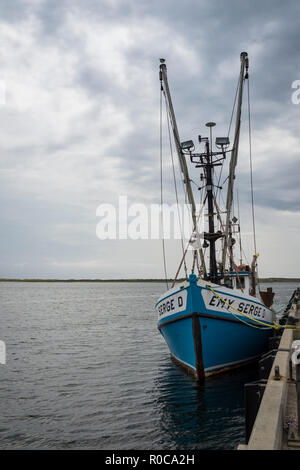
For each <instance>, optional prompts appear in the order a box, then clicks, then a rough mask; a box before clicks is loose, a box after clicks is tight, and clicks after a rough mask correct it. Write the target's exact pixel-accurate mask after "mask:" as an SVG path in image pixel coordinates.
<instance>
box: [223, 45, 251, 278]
mask: <svg viewBox="0 0 300 470" xmlns="http://www.w3.org/2000/svg"><path fill="white" fill-rule="evenodd" d="M248 65H249V63H248V54H247V52H242V53H241V71H240V79H239V94H238V105H237V112H236V123H235V133H234V143H233V149H232V152H231V159H230V166H229V179H228V189H227V201H226V212H227V216H226V225H225V238H224V247H223V257H222V266H223V271H225V263H226V255H227V248H228V247H229V249H230V250H232V248H231V240H230V239H229V238H231V230H230V225H231V208H232V200H233V185H234V179H235V167H236V164H237V157H238V148H239V138H240V127H241V109H242V99H243V86H244V78H245V79H247V78H248ZM245 68H246V75H245V77H244V72H245Z"/></svg>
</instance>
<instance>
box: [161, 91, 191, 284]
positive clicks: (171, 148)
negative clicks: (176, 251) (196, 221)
mask: <svg viewBox="0 0 300 470" xmlns="http://www.w3.org/2000/svg"><path fill="white" fill-rule="evenodd" d="M164 96H165V104H166V114H167V123H168V134H169V144H170V153H171V160H172V170H173V179H174V187H175V195H176V204H177V216H178V221H179V228H180V236H181V249H182V255H184V246H183V230H182V222H181V217H180V210H179V201H178V191H177V183H176V174H175V165H174V157H173V147H172V139H171V132H170V121H169V120H170V117H169V111H168V103H167V98H166V95H165V93H164ZM184 272H185V276H186V278H187V277H188V274H187V267H186V261H185V257H184Z"/></svg>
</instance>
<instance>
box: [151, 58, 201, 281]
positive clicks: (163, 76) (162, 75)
mask: <svg viewBox="0 0 300 470" xmlns="http://www.w3.org/2000/svg"><path fill="white" fill-rule="evenodd" d="M160 62H161V64H160V68H159V79H160V82H161V90H162V91H164V92H165V95H166V98H167V102H168V108H169V111H170V118H171V125H172V130H173V135H174V140H175V145H176V150H177V155H178V159H179V164H180V169H181V172H182V174H183V178H184V180H183V181H184V183H185V186H186V190H187V196H188V200H189V203H190V205H191V209H192V219H193V227H194V232H195V233H198V229H197V215H196V204H195V199H194V194H193V191H192V188H191V179H190V177H189V173H188V168H187V164H186V159H185V158H186V156H185V155H184V153H183V151H182V148H181V145H180V138H179V133H178V129H177V123H176V118H175V113H174V108H173V104H172V99H171V94H170V89H169V85H168V78H167V66H166V64H165V60H164V59H160ZM199 255H200V260H201V268H202V271H203V275H204V276H205V277H206V266H205V260H204V253H203V250H202V248H201V247H200V248H199Z"/></svg>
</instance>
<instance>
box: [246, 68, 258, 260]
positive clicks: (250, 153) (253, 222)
mask: <svg viewBox="0 0 300 470" xmlns="http://www.w3.org/2000/svg"><path fill="white" fill-rule="evenodd" d="M247 82H248V83H247V88H248V128H249V156H250V187H251V206H252V227H253V239H254V253H257V249H256V232H255V216H254V196H253V169H252V144H251V111H250V91H249V77H248V79H247Z"/></svg>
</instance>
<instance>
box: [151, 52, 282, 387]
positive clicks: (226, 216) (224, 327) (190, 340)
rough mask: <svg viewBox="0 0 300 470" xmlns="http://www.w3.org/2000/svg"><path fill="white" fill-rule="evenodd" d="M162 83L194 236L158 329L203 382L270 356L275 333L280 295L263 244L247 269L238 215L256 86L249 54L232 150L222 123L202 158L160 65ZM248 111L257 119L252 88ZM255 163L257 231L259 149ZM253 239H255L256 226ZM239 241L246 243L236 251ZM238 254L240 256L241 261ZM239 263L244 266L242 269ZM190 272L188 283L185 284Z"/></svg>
mask: <svg viewBox="0 0 300 470" xmlns="http://www.w3.org/2000/svg"><path fill="white" fill-rule="evenodd" d="M159 77H160V87H161V96H164V98H165V102H166V109H167V115H168V122H169V124H170V129H171V130H172V132H170V135H172V137H173V139H172V140H173V141H174V143H175V148H176V153H177V155H178V159H179V168H180V175H181V178H182V180H183V182H184V185H185V191H186V197H187V199H188V201H189V204H190V207H191V213H192V221H193V227H192V228H193V230H192V233H191V237H190V239H189V243H188V245H187V247H186V248H185V250H183V254H182V257H181V261H180V264H179V267H178V270H177V273H176V275H175V277H174V279H173V282H172V286H171V287H170V288H169V286H168V289H167V291H166V292H165V293H164V294H163V295H162V296H161V297H160V298H159V299H158V301H157V303H156V311H157V314H158V322H157V327H158V329H159V331H160V333H161V334H162V336H163V338H164V340H165V341H166V343H167V346H168V348H169V350H170V353H171V357H172V358H173V359H174V360H175V361H176V362H177V363H178V364H179V365H181V366H183V367H184V368H185V369H186V370H187V371H189V372H191V373H192V374H194V375H195V377H196V378H197V379H199V380H202V379H204V378H205V377H206V376H208V375H211V374H216V373H220V372H224V371H226V370H228V369H231V368H234V367H237V366H241V365H244V364H246V363H249V362H250V361H254V360H258V358H259V357H260V356H261V355H262V354H263V353H265V352H266V351H267V350H268V345H269V338H270V336H271V335H272V334H273V331H274V328H273V326H274V314H273V311H272V308H271V307H272V303H273V297H274V293H273V292H272V288H268V289H267V291H262V290H260V289H259V287H258V276H257V258H258V254H257V252H256V241H255V246H254V248H255V249H254V254H253V258H252V260H251V262H250V263H249V262H248V263H247V262H243V251H242V244H241V231H240V222H239V219H238V218H237V217H236V216H235V215H234V211H233V201H234V197H235V196H234V183H235V176H236V165H237V160H238V150H239V140H240V128H241V110H242V101H243V89H244V88H246V85H245V83H246V82H247V81H248V84H249V59H248V54H247V53H246V52H242V53H241V55H240V73H239V79H238V85H237V88H236V95H235V103H234V108H233V109H234V111H235V113H236V117H235V129H234V139H233V145H232V147H231V146H230V141H229V135H228V136H226V137H216V139H215V142H213V138H212V131H213V127H214V126H215V123H214V122H208V123H207V124H206V126H207V130H208V134H209V136H208V137H203V136H199V137H198V141H199V145H200V149H201V146H204V148H203V147H202V150H201V151H200V152H198V153H196V152H195V145H194V143H193V141H192V140H189V141H185V142H181V140H180V137H179V132H178V128H177V122H176V118H175V113H174V108H173V103H172V100H171V95H170V89H169V85H168V79H167V67H166V63H165V60H164V59H160V70H159ZM161 102H162V99H161ZM248 111H249V119H250V106H249V86H248ZM232 116H233V114H232ZM249 130H250V121H249ZM250 147H251V144H250ZM226 161H227V166H228V176H227V179H226V185H227V198H226V207H225V208H224V209H225V210H221V209H220V205H219V203H218V200H217V195H218V193H219V192H220V191H222V189H223V188H222V187H221V186H220V183H219V181H220V178H219V180H218V181H217V182H216V181H215V180H216V174H217V170H222V169H223V166H224V162H226ZM250 162H251V165H250V168H251V185H249V188H251V189H250V193H251V198H252V216H253V224H254V203H253V184H252V154H251V148H250ZM188 164H189V166H191V167H192V168H193V170H194V171H199V172H200V181H201V184H202V187H200V188H197V190H200V191H202V192H203V198H202V201H203V204H202V206H201V208H200V210H198V208H197V207H196V204H195V197H194V193H193V190H192V184H191V183H192V179H191V177H190V174H189V169H188ZM217 167H218V168H217ZM224 205H225V200H224ZM203 210H204V211H207V212H206V213H205V216H204V217H205V220H206V222H205V223H206V227H207V228H206V229H205V230H204V232H203V233H202V235H201V233H200V232H199V227H198V221H199V214H200V213H202V214H204V212H203ZM253 231H254V236H255V225H253ZM235 234H237V236H238V237H239V242H240V243H237V244H236V245H235V241H236V240H235V238H234V236H235ZM195 240H196V243H195ZM197 242H198V243H197ZM238 246H240V253H239V254H238V253H235V251H236V249H238ZM188 253H189V255H190V257H191V253H192V261H191V267H190V268H187V264H186V259H187V254H188ZM217 254H218V256H219V259H218V258H217ZM238 255H239V261H235V258H237V257H238ZM183 267H184V269H185V275H184V276H183V277H180V271H181V270H182V269H183Z"/></svg>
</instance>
